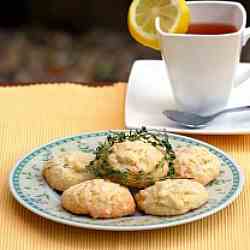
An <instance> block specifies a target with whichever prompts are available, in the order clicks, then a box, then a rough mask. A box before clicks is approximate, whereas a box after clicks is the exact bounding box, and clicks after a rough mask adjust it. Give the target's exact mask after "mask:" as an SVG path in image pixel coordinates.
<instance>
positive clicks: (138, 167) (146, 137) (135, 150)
mask: <svg viewBox="0 0 250 250" xmlns="http://www.w3.org/2000/svg"><path fill="white" fill-rule="evenodd" d="M173 159H174V153H173V152H172V150H171V145H170V144H169V143H168V140H167V137H166V138H161V137H158V136H157V135H154V134H150V133H148V132H147V131H146V130H141V131H133V132H130V133H123V132H121V133H114V134H112V135H111V136H110V137H108V138H107V140H106V141H105V142H104V143H103V144H101V145H100V146H99V147H98V148H97V153H96V160H95V161H93V162H92V163H93V165H92V167H93V169H96V173H97V174H98V175H99V176H100V177H102V178H106V179H109V180H111V181H114V182H117V183H120V184H122V185H125V186H128V187H135V188H144V187H147V186H149V185H152V184H153V183H155V182H156V181H158V180H160V179H161V178H164V177H166V176H167V175H168V173H169V168H170V166H171V162H172V160H173Z"/></svg>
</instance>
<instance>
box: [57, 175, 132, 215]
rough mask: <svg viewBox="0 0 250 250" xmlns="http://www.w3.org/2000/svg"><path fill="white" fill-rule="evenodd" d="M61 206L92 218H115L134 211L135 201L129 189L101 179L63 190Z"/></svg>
mask: <svg viewBox="0 0 250 250" xmlns="http://www.w3.org/2000/svg"><path fill="white" fill-rule="evenodd" d="M62 207H63V208H64V209H66V210H68V211H70V212H72V213H75V214H89V215H90V216H92V217H94V218H117V217H122V216H126V215H131V214H133V213H134V212H135V202H134V199H133V197H132V195H131V194H130V192H129V190H128V189H127V188H126V187H123V186H121V185H119V184H117V183H112V182H110V181H107V180H103V179H94V180H89V181H86V182H83V183H80V184H77V185H75V186H72V187H70V188H69V189H67V190H66V191H64V192H63V195H62Z"/></svg>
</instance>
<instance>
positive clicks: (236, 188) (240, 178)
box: [9, 130, 245, 231]
mask: <svg viewBox="0 0 250 250" xmlns="http://www.w3.org/2000/svg"><path fill="white" fill-rule="evenodd" d="M111 131H128V130H106V131H105V130H104V131H96V132H86V133H81V134H77V135H72V136H66V137H61V138H56V139H54V140H52V141H50V142H48V143H47V144H44V145H41V146H38V147H36V148H34V149H33V150H32V151H31V152H30V153H28V154H26V155H25V156H23V158H22V159H20V160H18V161H17V163H16V165H15V166H14V167H13V169H12V170H11V172H10V175H9V187H10V191H11V193H12V195H13V196H14V198H15V199H16V200H17V201H18V202H19V203H20V204H21V205H22V206H24V207H25V208H27V209H28V210H30V211H32V212H33V213H35V214H37V215H40V216H41V217H44V218H46V219H49V220H52V221H54V222H57V223H62V224H66V225H70V226H76V227H81V228H86V229H95V230H108V231H139V230H152V229H160V228H166V227H172V226H177V225H182V224H186V223H190V222H193V221H196V220H200V219H203V218H205V217H208V216H210V215H212V214H215V213H217V212H218V211H220V210H222V209H224V208H225V207H227V206H228V205H229V204H230V203H232V202H233V201H234V200H235V199H236V198H237V197H238V196H239V194H240V192H241V191H242V189H243V185H244V179H245V177H244V174H243V171H242V169H241V168H240V167H239V165H238V164H237V163H236V162H235V161H234V160H233V159H232V158H231V157H230V156H228V155H227V154H226V153H224V152H223V151H222V150H220V149H218V148H217V147H215V146H212V145H210V144H208V143H206V142H203V141H200V140H197V139H193V138H190V137H187V136H182V135H177V134H173V133H167V134H168V135H169V138H170V139H171V140H176V141H180V142H185V143H191V144H193V145H199V146H203V147H205V148H207V149H209V150H211V151H213V153H215V154H216V155H218V156H220V157H223V160H225V161H226V162H227V163H230V168H231V170H232V172H234V177H235V176H236V178H237V180H236V182H234V184H233V187H232V190H230V193H229V194H227V195H226V196H225V197H226V198H223V202H220V204H219V205H217V206H216V207H213V208H212V209H208V211H206V212H201V213H198V214H197V215H191V216H188V217H187V218H185V219H180V220H178V219H177V220H176V221H172V222H165V223H164V222H163V223H162V222H161V223H155V224H151V225H136V226H135V225H132V226H124V225H122V226H121V225H116V226H112V225H111V226H110V225H100V224H99V225H98V222H97V223H95V224H88V223H83V222H75V221H73V220H69V219H63V218H60V217H56V216H54V215H51V214H49V213H46V212H45V211H41V210H40V209H39V208H38V207H37V206H36V205H35V206H32V205H31V204H29V202H27V201H26V200H25V199H24V198H23V197H22V195H20V193H19V191H17V189H18V188H17V186H16V183H15V181H14V177H15V175H16V173H17V172H18V170H19V168H20V166H21V164H22V163H23V162H24V161H25V160H26V159H27V158H29V157H31V156H32V155H34V154H35V153H37V152H39V151H41V150H42V149H44V148H46V147H48V146H52V145H57V144H58V143H59V142H61V143H65V142H67V141H71V140H74V139H75V138H88V137H98V136H107V135H108V134H109V133H110V132H111ZM155 132H156V133H158V134H164V133H166V132H159V131H155ZM24 166H25V165H24ZM19 172H20V171H19ZM233 181H234V180H233ZM188 214H190V213H187V214H186V215H188ZM123 218H128V217H123ZM114 220H116V219H114Z"/></svg>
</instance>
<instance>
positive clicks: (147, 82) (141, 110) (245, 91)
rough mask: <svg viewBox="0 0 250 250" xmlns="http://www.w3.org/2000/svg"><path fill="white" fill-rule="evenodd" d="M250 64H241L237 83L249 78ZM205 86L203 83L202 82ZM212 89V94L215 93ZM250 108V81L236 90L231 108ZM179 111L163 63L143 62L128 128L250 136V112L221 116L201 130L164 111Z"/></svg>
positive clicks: (133, 84)
mask: <svg viewBox="0 0 250 250" xmlns="http://www.w3.org/2000/svg"><path fill="white" fill-rule="evenodd" d="M249 71H250V64H246V63H244V64H243V63H241V64H239V67H238V71H237V74H236V81H237V80H239V79H245V78H246V75H247V72H249ZM201 84H202V83H201ZM213 91H216V90H211V93H210V94H213ZM241 105H250V80H247V81H245V82H244V83H243V84H241V85H240V86H238V87H237V88H235V89H234V91H233V93H232V96H231V98H230V100H229V103H228V107H237V106H241ZM165 109H176V107H175V103H174V99H173V96H172V92H171V87H170V84H169V80H168V77H167V73H166V68H165V64H164V63H163V61H161V60H140V61H136V62H135V63H134V65H133V67H132V70H131V73H130V77H129V83H128V91H127V97H126V107H125V123H126V127H127V128H140V127H141V126H146V127H147V128H148V129H155V130H167V131H169V132H175V133H186V134H217V135H226V134H250V112H241V113H231V114H227V115H225V116H221V117H219V118H217V119H216V120H214V121H213V122H211V123H210V124H209V125H208V126H207V127H205V128H201V129H189V128H185V127H180V126H178V125H177V124H176V123H174V122H172V121H170V120H168V119H167V118H166V117H165V116H164V115H163V114H162V112H163V111H164V110H165Z"/></svg>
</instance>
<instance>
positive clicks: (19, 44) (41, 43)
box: [0, 0, 250, 82]
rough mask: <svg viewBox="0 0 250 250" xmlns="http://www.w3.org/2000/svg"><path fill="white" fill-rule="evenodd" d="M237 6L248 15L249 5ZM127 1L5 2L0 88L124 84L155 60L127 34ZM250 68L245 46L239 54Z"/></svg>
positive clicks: (1, 25)
mask: <svg viewBox="0 0 250 250" xmlns="http://www.w3.org/2000/svg"><path fill="white" fill-rule="evenodd" d="M238 2H241V3H242V4H243V5H244V6H245V8H246V9H247V11H248V13H250V1H249V0H245V1H243V0H242V1H238ZM130 3H131V0H115V1H113V0H106V1H100V0H89V1H84V0H71V1H68V0H15V1H14V0H8V1H5V2H4V5H2V6H1V14H0V82H29V81H78V82H94V81H105V82H106V81H107V82H111V81H127V79H128V73H129V70H130V68H131V66H132V63H133V61H134V60H136V59H160V58H161V56H160V53H159V52H157V51H154V50H152V49H149V48H145V47H143V46H141V45H139V44H137V43H136V42H135V41H133V39H132V38H131V37H130V36H129V33H128V30H127V12H128V7H129V5H130ZM241 60H242V61H249V62H250V44H248V45H247V46H246V47H245V48H244V49H243V52H242V58H241Z"/></svg>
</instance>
